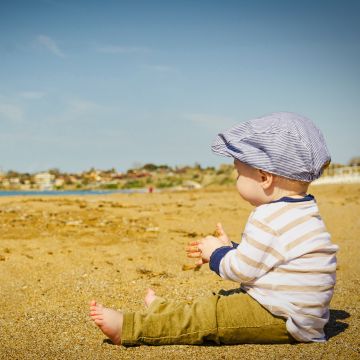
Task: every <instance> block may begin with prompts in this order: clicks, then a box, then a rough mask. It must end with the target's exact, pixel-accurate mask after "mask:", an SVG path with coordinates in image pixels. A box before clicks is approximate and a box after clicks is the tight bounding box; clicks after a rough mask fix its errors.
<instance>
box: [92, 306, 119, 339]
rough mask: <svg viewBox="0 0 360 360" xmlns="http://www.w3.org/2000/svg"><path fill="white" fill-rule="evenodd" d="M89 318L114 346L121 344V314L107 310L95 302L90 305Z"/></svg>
mask: <svg viewBox="0 0 360 360" xmlns="http://www.w3.org/2000/svg"><path fill="white" fill-rule="evenodd" d="M90 316H91V318H92V320H94V322H95V324H96V325H97V326H98V327H99V328H100V330H101V331H102V332H103V333H104V334H105V335H106V336H107V337H108V338H109V339H110V340H111V341H112V342H113V343H114V344H115V345H120V344H121V330H122V325H123V314H122V313H121V312H119V311H116V310H112V309H108V308H105V307H103V306H102V305H101V304H97V303H96V301H95V300H93V301H91V303H90Z"/></svg>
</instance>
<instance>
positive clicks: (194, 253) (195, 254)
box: [187, 251, 201, 258]
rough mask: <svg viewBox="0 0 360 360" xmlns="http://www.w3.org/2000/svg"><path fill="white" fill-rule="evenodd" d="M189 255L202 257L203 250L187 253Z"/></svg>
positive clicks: (190, 256) (189, 256)
mask: <svg viewBox="0 0 360 360" xmlns="http://www.w3.org/2000/svg"><path fill="white" fill-rule="evenodd" d="M187 257H188V258H201V252H200V251H196V252H191V253H187Z"/></svg>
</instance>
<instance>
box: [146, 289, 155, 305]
mask: <svg viewBox="0 0 360 360" xmlns="http://www.w3.org/2000/svg"><path fill="white" fill-rule="evenodd" d="M156 298H157V296H156V295H155V291H154V290H153V289H148V291H147V293H146V295H145V305H146V307H149V306H150V305H151V303H152V302H153V301H154V300H155V299H156Z"/></svg>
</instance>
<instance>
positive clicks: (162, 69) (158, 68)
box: [144, 65, 177, 73]
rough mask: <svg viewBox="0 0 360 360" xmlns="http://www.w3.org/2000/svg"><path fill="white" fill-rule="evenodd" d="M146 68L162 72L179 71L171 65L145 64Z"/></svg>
mask: <svg viewBox="0 0 360 360" xmlns="http://www.w3.org/2000/svg"><path fill="white" fill-rule="evenodd" d="M144 67H145V68H146V69H149V70H152V71H156V72H160V73H169V72H177V69H176V68H174V67H173V66H169V65H145V66H144Z"/></svg>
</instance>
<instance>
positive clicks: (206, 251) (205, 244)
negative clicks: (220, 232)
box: [198, 236, 227, 263]
mask: <svg viewBox="0 0 360 360" xmlns="http://www.w3.org/2000/svg"><path fill="white" fill-rule="evenodd" d="M226 245H227V244H225V243H224V241H223V240H221V239H219V238H217V237H215V236H207V237H206V238H204V239H202V240H200V241H199V245H198V248H199V250H200V252H201V260H202V262H203V263H208V262H209V261H210V257H211V255H212V253H213V252H214V251H215V250H216V249H218V248H221V247H223V246H226Z"/></svg>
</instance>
